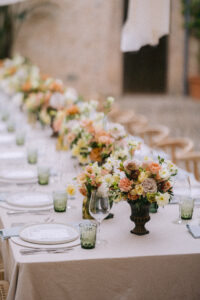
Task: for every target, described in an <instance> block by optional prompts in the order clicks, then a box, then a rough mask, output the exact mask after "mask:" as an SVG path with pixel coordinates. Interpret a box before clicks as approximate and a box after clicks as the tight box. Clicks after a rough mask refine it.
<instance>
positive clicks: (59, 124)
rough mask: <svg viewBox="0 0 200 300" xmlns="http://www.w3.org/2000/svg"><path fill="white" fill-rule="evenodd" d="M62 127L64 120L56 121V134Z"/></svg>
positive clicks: (54, 126)
mask: <svg viewBox="0 0 200 300" xmlns="http://www.w3.org/2000/svg"><path fill="white" fill-rule="evenodd" d="M61 126H62V120H61V119H59V120H55V121H54V122H53V130H54V131H55V132H58V131H60V129H61Z"/></svg>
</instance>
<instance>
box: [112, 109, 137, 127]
mask: <svg viewBox="0 0 200 300" xmlns="http://www.w3.org/2000/svg"><path fill="white" fill-rule="evenodd" d="M134 118H135V112H134V111H133V110H121V111H120V112H119V114H118V115H117V117H115V122H117V123H120V124H121V125H123V126H124V127H125V128H126V130H127V131H128V132H129V130H130V126H131V123H132V121H133V119H134Z"/></svg>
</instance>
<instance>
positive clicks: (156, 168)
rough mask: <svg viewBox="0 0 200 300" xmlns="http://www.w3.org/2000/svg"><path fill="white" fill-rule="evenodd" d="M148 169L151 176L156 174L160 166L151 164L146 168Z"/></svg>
mask: <svg viewBox="0 0 200 300" xmlns="http://www.w3.org/2000/svg"><path fill="white" fill-rule="evenodd" d="M148 169H149V171H150V172H151V173H152V174H158V172H159V171H160V169H161V166H160V165H159V164H158V163H155V162H151V163H150V164H149V166H148Z"/></svg>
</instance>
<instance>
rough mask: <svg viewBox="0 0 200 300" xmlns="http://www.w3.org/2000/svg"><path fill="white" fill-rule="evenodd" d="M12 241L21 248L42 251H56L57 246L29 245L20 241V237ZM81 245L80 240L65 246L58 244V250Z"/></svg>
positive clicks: (13, 238) (12, 238) (64, 244)
mask: <svg viewBox="0 0 200 300" xmlns="http://www.w3.org/2000/svg"><path fill="white" fill-rule="evenodd" d="M11 241H12V242H13V243H15V244H17V245H19V246H22V247H26V248H31V249H32V248H35V249H38V248H40V249H41V248H42V249H52V248H53V249H54V248H55V244H54V245H42V244H34V243H29V242H25V241H23V240H22V239H20V237H19V236H15V237H11ZM79 245H80V239H76V240H75V241H72V242H69V243H63V244H56V249H62V248H67V247H69V248H71V247H74V248H75V247H77V246H79Z"/></svg>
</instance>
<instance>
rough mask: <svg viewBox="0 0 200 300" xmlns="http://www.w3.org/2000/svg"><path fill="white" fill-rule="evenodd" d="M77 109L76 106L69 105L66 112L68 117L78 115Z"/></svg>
mask: <svg viewBox="0 0 200 300" xmlns="http://www.w3.org/2000/svg"><path fill="white" fill-rule="evenodd" d="M79 112H80V111H79V108H78V106H77V105H71V106H70V107H69V108H68V109H67V110H66V113H67V114H68V115H76V114H79Z"/></svg>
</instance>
